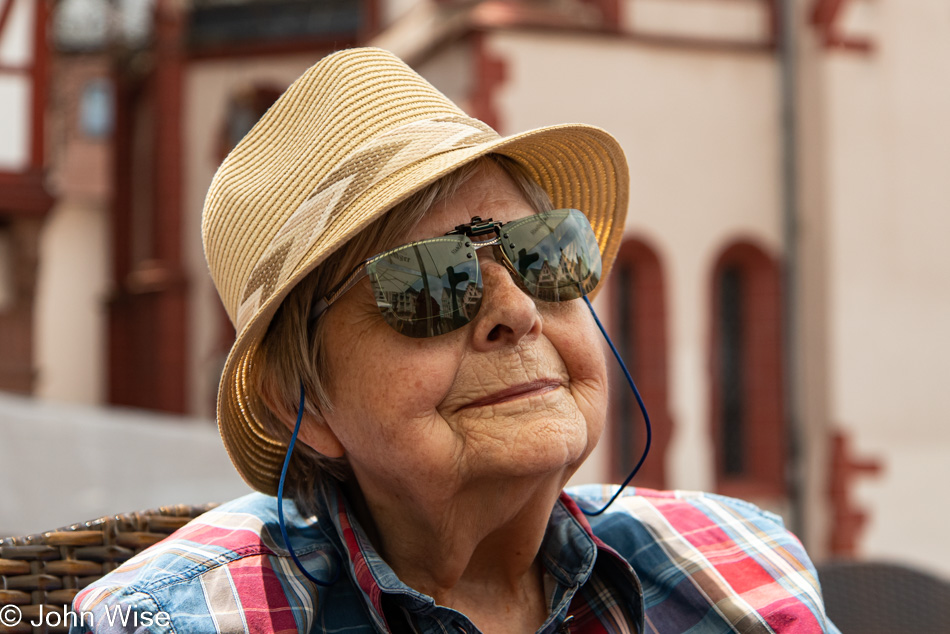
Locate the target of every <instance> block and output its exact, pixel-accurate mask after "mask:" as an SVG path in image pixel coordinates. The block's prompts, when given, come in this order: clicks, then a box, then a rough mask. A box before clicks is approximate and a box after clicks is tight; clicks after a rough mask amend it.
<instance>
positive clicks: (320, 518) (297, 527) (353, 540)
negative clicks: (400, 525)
mask: <svg viewBox="0 0 950 634" xmlns="http://www.w3.org/2000/svg"><path fill="white" fill-rule="evenodd" d="M611 492H612V491H611V490H610V489H609V488H607V487H599V486H586V487H579V488H576V489H572V490H571V494H570V496H569V495H567V494H562V495H561V498H560V500H559V501H558V503H557V504H556V505H555V508H554V510H553V511H552V514H551V518H550V520H549V523H548V527H547V532H546V534H545V537H544V541H543V544H542V548H541V560H542V563H543V566H544V571H545V578H544V587H545V592H546V594H547V600H548V608H549V618H548V620H547V621H546V622H545V624H544V625H543V626H542V628H541V629H540V630H539V632H544V633H551V634H554V633H561V632H584V633H607V632H609V633H621V632H677V633H679V632H692V633H696V634H699V633H707V632H788V633H791V632H809V633H811V632H833V633H837V632H838V630H837V628H835V626H834V625H833V624H832V623H831V622H830V621H829V620H828V618H827V617H826V616H825V613H824V607H823V604H822V599H821V591H820V589H819V586H818V580H817V577H816V574H815V570H814V568H813V567H812V564H811V562H810V561H809V559H808V556H807V555H806V554H805V551H804V550H803V549H802V546H801V544H799V542H798V540H797V539H795V537H794V536H793V535H791V534H790V533H788V532H787V531H786V530H785V529H784V528H783V527H782V524H781V520H780V519H779V518H778V517H776V516H774V515H772V514H770V513H766V512H763V511H761V510H759V509H758V508H756V507H754V506H752V505H750V504H748V503H745V502H741V501H738V500H734V499H729V498H724V497H721V496H716V495H710V494H703V493H685V492H657V491H650V490H646V489H640V490H633V489H631V490H628V491H626V492H625V493H624V495H623V496H622V497H621V498H620V499H619V500H617V502H615V503H614V505H613V506H612V507H611V509H610V512H608V513H604V514H603V515H600V516H598V517H594V518H590V520H588V518H587V517H586V516H584V515H583V513H581V512H580V509H579V508H578V504H580V505H587V506H590V508H594V507H595V506H597V507H599V505H601V504H603V501H604V499H605V496H606V495H608V494H610V493H611ZM319 503H320V510H319V512H318V514H317V516H316V517H301V515H300V514H299V513H298V512H297V510H296V508H295V507H294V505H293V504H292V503H286V504H285V506H284V511H285V519H286V522H287V525H288V531H289V536H290V539H291V542H292V543H293V544H294V550H295V552H296V553H297V556H298V557H299V558H300V559H301V561H302V562H303V565H304V566H305V567H306V568H307V570H308V572H310V573H311V574H312V575H313V576H315V577H317V578H318V579H327V580H330V579H333V578H334V577H336V575H338V574H339V578H338V580H337V581H336V582H335V583H333V584H332V585H331V586H330V587H320V586H317V585H315V584H313V583H311V582H309V581H308V580H307V579H306V578H305V577H304V576H303V575H302V574H301V573H300V571H299V570H298V569H297V567H296V566H295V565H294V563H293V561H292V560H291V558H290V556H289V553H288V551H287V550H286V549H285V548H284V546H283V540H282V539H281V536H280V530H279V528H278V524H277V504H276V499H275V498H273V497H268V496H264V495H261V494H257V493H255V494H251V495H248V496H245V497H243V498H239V499H237V500H234V501H232V502H229V503H227V504H224V505H222V506H220V507H218V508H216V509H214V510H213V511H211V512H209V513H206V514H204V515H202V516H201V517H199V518H198V519H196V520H194V521H193V522H191V523H190V524H188V525H187V526H185V527H184V528H182V529H181V530H179V531H178V532H176V533H175V534H174V535H172V536H170V537H169V538H168V539H165V540H164V541H162V542H160V543H158V544H156V545H155V546H153V547H151V548H149V549H148V550H146V551H144V552H142V553H141V554H139V555H137V556H136V557H134V558H133V559H130V560H129V561H128V562H126V563H125V564H124V565H123V566H121V567H120V568H119V569H117V570H115V571H113V572H112V573H111V574H109V575H107V576H105V577H103V578H102V579H100V580H99V581H96V582H95V583H93V584H92V585H90V586H88V587H87V588H85V589H84V590H83V591H82V592H80V593H79V595H77V597H76V599H75V602H74V609H75V611H76V620H75V621H74V624H73V626H72V627H71V629H70V633H71V634H82V633H85V632H90V631H95V632H130V631H138V632H178V634H185V633H190V632H254V633H258V632H260V633H265V632H304V633H305V632H327V633H329V632H334V633H335V632H370V631H374V630H375V631H382V632H386V631H392V632H424V633H436V632H438V633H441V634H446V633H448V632H460V633H465V632H476V631H477V629H476V628H475V626H474V625H473V624H472V623H471V622H470V621H469V620H468V619H467V618H466V617H465V616H464V615H463V614H460V613H459V612H456V611H455V610H452V609H450V608H446V607H442V606H438V605H437V604H435V602H434V601H433V599H432V598H431V597H428V596H426V595H424V594H421V593H419V592H417V591H415V590H413V589H412V588H410V587H408V586H406V585H405V584H403V583H402V582H400V581H399V579H398V577H397V576H396V574H395V573H394V572H393V570H392V569H391V568H390V567H389V566H388V565H387V564H386V562H385V561H383V559H382V558H381V557H380V555H379V554H378V553H377V552H376V551H375V550H374V549H373V547H372V545H371V544H370V542H369V540H368V539H367V537H366V534H365V533H364V532H363V530H362V529H361V527H360V526H359V525H358V524H357V523H356V520H355V516H354V515H353V514H352V513H351V512H350V510H349V508H348V505H347V502H346V500H345V499H344V498H343V496H342V495H341V494H340V493H339V491H338V489H336V488H335V487H327V490H326V491H324V492H323V494H322V495H321V496H320V500H319ZM341 566H343V570H338V569H339V568H340V567H341ZM634 571H636V572H634Z"/></svg>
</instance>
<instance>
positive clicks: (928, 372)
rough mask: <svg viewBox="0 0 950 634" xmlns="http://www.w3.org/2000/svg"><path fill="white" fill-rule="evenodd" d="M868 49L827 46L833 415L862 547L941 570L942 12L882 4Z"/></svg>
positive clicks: (947, 56) (947, 57)
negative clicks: (863, 514) (853, 479)
mask: <svg viewBox="0 0 950 634" xmlns="http://www.w3.org/2000/svg"><path fill="white" fill-rule="evenodd" d="M875 17H876V19H875V20H874V22H873V26H874V27H875V29H874V31H873V32H872V33H871V36H872V39H873V40H874V41H875V43H876V45H877V47H876V49H875V51H874V52H873V53H872V54H870V55H855V54H848V53H844V52H838V53H833V54H830V55H828V56H827V58H826V60H827V61H826V64H825V67H824V79H825V82H826V86H825V92H826V97H825V99H826V110H827V135H826V138H827V149H826V152H827V169H828V179H827V187H828V205H827V211H828V214H829V223H828V232H829V236H828V244H829V260H828V273H829V297H830V298H831V303H830V306H829V324H830V339H829V341H830V344H831V345H830V350H829V353H830V372H829V380H830V382H831V386H832V400H831V417H832V420H833V422H834V423H836V424H837V425H839V426H840V427H841V428H843V429H845V430H847V431H848V432H849V433H850V434H851V435H852V436H853V438H854V442H855V445H856V450H857V451H858V452H859V454H861V455H862V456H864V457H874V458H878V459H880V460H881V462H882V463H883V466H884V472H883V474H881V475H880V476H878V477H875V478H865V479H863V480H862V483H861V485H860V487H859V489H858V502H859V503H860V504H861V505H862V506H864V507H865V508H866V509H867V510H868V511H870V523H869V525H868V530H867V533H866V536H865V538H864V540H863V542H862V545H863V551H864V553H865V554H866V555H867V556H869V557H881V558H900V559H904V560H911V561H913V562H914V563H917V564H919V565H922V566H925V567H928V568H936V569H939V570H940V571H942V572H943V573H944V574H945V575H948V574H950V544H947V541H946V538H945V536H944V533H945V531H944V530H943V524H944V523H945V522H944V520H945V519H950V518H947V513H946V511H945V510H944V509H943V504H942V503H941V502H942V500H941V499H935V495H936V496H937V497H938V498H940V494H938V493H935V491H936V490H939V489H940V488H942V487H943V484H944V483H945V482H947V481H948V480H950V424H948V423H950V390H948V389H947V386H946V383H947V380H948V378H950V336H948V335H947V334H946V332H947V324H950V257H948V250H947V240H948V237H950V178H948V173H950V124H948V118H947V113H950V81H947V79H948V78H950V12H948V8H947V4H946V2H941V1H940V0H918V1H916V2H913V3H895V2H890V3H887V2H886V3H880V4H879V6H878V7H877V15H876V16H875Z"/></svg>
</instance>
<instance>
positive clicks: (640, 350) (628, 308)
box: [607, 239, 672, 489]
mask: <svg viewBox="0 0 950 634" xmlns="http://www.w3.org/2000/svg"><path fill="white" fill-rule="evenodd" d="M609 293H610V300H611V301H610V306H611V318H610V321H609V324H610V335H611V338H612V339H613V341H614V345H616V346H617V350H618V351H619V352H620V354H621V356H622V357H623V359H624V362H625V363H626V364H627V369H628V370H630V375H631V376H632V377H633V379H634V381H635V382H636V384H637V388H638V389H639V390H640V395H641V396H642V397H643V401H644V404H645V405H646V407H647V412H648V413H649V414H650V420H651V422H652V423H653V447H652V448H651V450H650V455H649V457H648V458H647V459H646V462H644V464H643V467H641V469H640V472H639V473H638V474H637V477H636V478H634V480H633V484H634V485H635V486H639V487H650V488H658V489H662V488H665V487H666V448H667V445H668V444H669V439H670V434H671V431H672V430H671V427H672V421H671V419H670V415H669V408H668V407H667V372H666V298H665V296H664V291H663V274H662V269H661V266H660V260H659V258H658V257H657V255H656V252H655V251H654V250H653V249H652V248H650V247H649V246H648V245H647V244H646V243H645V242H643V241H642V240H638V239H628V240H626V241H625V242H624V243H623V245H621V247H620V252H619V254H618V255H617V261H616V263H615V264H614V268H613V271H612V272H611V285H610V290H609ZM607 364H608V367H610V368H612V370H611V372H610V394H611V399H610V414H611V415H610V421H611V422H610V426H611V432H610V435H609V436H608V438H609V440H610V446H611V451H610V454H611V466H610V470H611V474H610V475H611V478H612V479H613V480H614V481H617V482H620V481H622V480H623V479H624V478H626V477H627V474H628V473H630V470H631V469H632V468H633V467H634V465H636V463H637V460H639V459H640V454H641V453H642V451H643V445H644V443H645V442H646V429H645V427H644V422H643V417H642V415H641V413H640V409H639V407H638V406H637V401H636V398H635V397H634V396H633V394H632V393H631V392H630V388H629V387H627V383H626V380H625V379H624V377H623V373H622V372H621V370H620V368H619V367H617V365H616V363H615V362H614V361H613V359H610V358H608V359H607Z"/></svg>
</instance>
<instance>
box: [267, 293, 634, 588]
mask: <svg viewBox="0 0 950 634" xmlns="http://www.w3.org/2000/svg"><path fill="white" fill-rule="evenodd" d="M583 298H584V303H586V304H587V308H588V309H589V310H590V314H591V315H592V316H593V317H594V322H595V323H596V324H597V327H598V328H599V329H600V334H602V335H603V336H604V339H606V340H607V345H609V346H610V351H611V352H613V353H614V358H615V359H617V363H619V364H620V369H621V370H623V375H624V376H625V377H626V379H627V384H628V385H629V386H630V389H631V390H632V391H633V395H634V396H635V397H636V398H637V405H639V406H640V411H641V412H642V413H643V422H644V425H645V426H646V431H647V441H646V443H645V444H644V446H643V453H642V454H641V455H640V460H638V461H637V464H636V466H635V467H634V468H633V470H632V471H631V472H630V475H628V476H627V479H626V480H624V481H623V483H622V484H621V485H620V487H619V488H618V489H617V491H616V492H615V493H614V494H613V496H612V497H611V498H610V500H609V501H608V502H607V503H606V504H604V506H603V508H601V509H600V510H597V511H588V510H586V509H583V508H582V509H581V511H582V512H583V513H584V515H587V516H588V517H594V516H596V515H600V514H601V513H603V512H604V511H606V510H607V509H608V508H609V507H610V505H611V504H613V503H614V500H616V499H617V498H618V497H620V494H621V493H623V491H624V489H626V488H627V485H628V484H630V481H631V480H633V477H634V476H635V475H637V472H638V471H639V470H640V467H641V466H642V465H643V461H644V460H646V458H647V454H648V453H649V452H650V445H651V444H652V442H653V427H652V425H651V424H650V415H649V414H647V408H646V405H644V404H643V399H642V398H641V397H640V391H639V390H638V389H637V385H636V383H634V382H633V377H631V376H630V372H629V371H628V370H627V365H626V364H625V363H624V362H623V359H622V358H621V357H620V353H619V352H617V347H616V346H615V345H614V342H613V341H611V340H610V337H609V336H608V335H607V330H606V329H605V328H604V325H603V324H601V323H600V319H599V318H598V317H597V313H596V312H594V307H593V305H592V304H591V303H590V300H589V299H587V295H584V296H583ZM304 398H305V396H304V389H303V381H301V382H300V404H299V405H298V406H297V422H296V423H295V424H294V433H293V434H291V436H290V443H289V444H288V445H287V455H286V456H285V457H284V466H283V468H282V469H281V470H280V481H279V483H278V484H277V521H278V523H279V524H280V534H281V536H282V537H283V538H284V545H285V546H286V547H287V550H288V551H290V556H291V558H292V559H293V560H294V563H295V564H297V568H299V569H300V572H302V573H303V574H304V576H305V577H306V578H307V579H309V580H310V581H312V582H314V583H315V584H317V585H318V586H324V587H327V586H332V585H333V584H334V583H336V582H337V581H338V580H339V578H340V570H341V569H342V566H337V568H336V572H335V574H334V575H333V579H331V580H330V581H320V580H319V579H317V578H316V577H314V576H313V575H311V574H310V573H309V572H307V570H306V569H305V568H304V567H303V564H302V563H300V559H298V558H297V554H296V553H295V552H294V548H293V546H291V545H290V537H289V536H288V535H287V525H286V524H285V522H284V482H285V481H286V480H287V468H288V467H289V466H290V455H291V453H293V450H294V445H295V444H296V443H297V434H298V433H299V432H300V422H301V421H302V420H303V410H304Z"/></svg>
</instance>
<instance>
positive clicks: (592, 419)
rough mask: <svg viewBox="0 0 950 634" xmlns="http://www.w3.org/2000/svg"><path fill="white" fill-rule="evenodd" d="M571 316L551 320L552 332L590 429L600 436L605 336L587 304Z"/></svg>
mask: <svg viewBox="0 0 950 634" xmlns="http://www.w3.org/2000/svg"><path fill="white" fill-rule="evenodd" d="M572 304H580V306H579V307H577V306H571V309H574V308H580V309H581V311H578V312H573V311H572V314H570V318H569V319H554V320H551V322H550V324H549V326H548V328H547V330H548V332H549V333H550V334H549V336H550V338H551V340H552V342H553V343H554V345H555V347H556V348H557V350H558V353H559V354H560V355H561V358H562V360H563V361H564V364H565V365H566V366H567V371H568V374H569V375H570V377H571V388H572V392H573V393H574V397H575V400H576V401H577V403H578V407H579V408H580V410H581V412H582V413H583V415H584V417H585V418H586V419H587V422H588V425H589V430H590V431H591V432H596V433H597V435H598V436H599V434H600V430H602V429H603V426H604V421H605V420H606V416H607V366H606V358H605V356H604V345H603V338H602V336H601V334H600V331H599V330H598V329H597V325H596V324H595V323H594V320H593V318H592V317H591V315H590V313H589V312H588V310H587V307H586V306H584V305H583V304H581V302H572Z"/></svg>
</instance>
